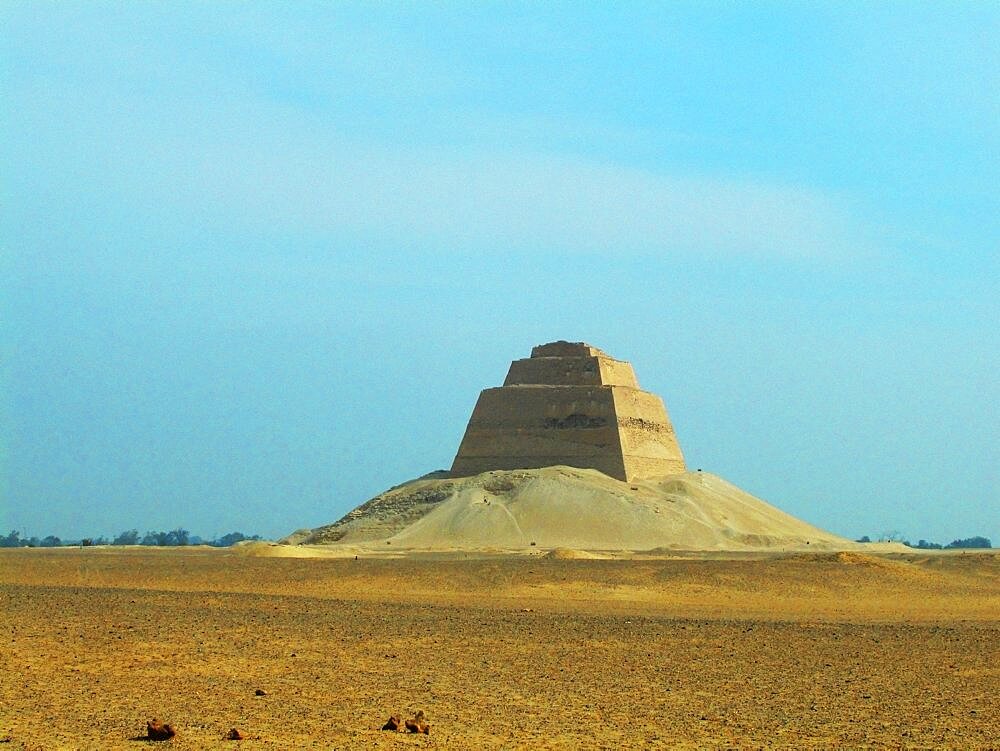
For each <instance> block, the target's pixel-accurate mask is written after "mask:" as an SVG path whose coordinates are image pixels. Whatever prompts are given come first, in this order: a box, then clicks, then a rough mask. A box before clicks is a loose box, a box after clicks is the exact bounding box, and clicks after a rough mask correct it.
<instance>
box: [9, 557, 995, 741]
mask: <svg viewBox="0 0 1000 751" xmlns="http://www.w3.org/2000/svg"><path fill="white" fill-rule="evenodd" d="M0 644H2V648H0V741H3V742H4V745H2V746H0V747H3V748H15V749H25V748H31V749H35V748H45V749H48V748H129V749H134V748H136V747H141V746H143V745H147V744H148V742H146V741H134V740H131V739H133V738H136V737H137V736H140V735H142V734H143V733H144V724H145V720H146V719H148V718H150V717H154V716H155V717H159V718H160V719H162V720H164V721H167V722H171V723H173V724H174V725H175V726H176V727H177V728H178V736H177V737H176V738H175V739H174V740H172V741H170V742H169V745H170V746H171V747H175V748H206V747H208V748H211V747H231V746H232V745H234V743H233V742H230V741H225V740H223V736H224V734H225V733H226V731H227V730H228V729H229V728H230V727H233V726H238V727H240V728H242V729H244V730H245V732H246V733H247V734H249V735H250V736H251V738H250V739H249V740H245V741H242V742H240V744H239V745H242V746H246V747H269V748H300V747H305V748H403V747H414V746H418V747H439V748H449V749H451V748H456V749H457V748H487V749H492V748H533V749H534V748H608V749H611V748H623V747H634V748H660V747H662V748H775V747H787V748H956V749H973V748H1000V699H998V696H1000V555H998V554H997V553H995V552H994V553H984V554H966V555H961V554H937V555H905V556H904V555H895V556H884V557H875V556H870V555H862V554H857V553H840V554H836V553H833V554H819V555H816V554H809V555H804V554H799V555H784V556H774V555H770V556H769V555H742V556H739V557H726V556H723V555H704V554H691V555H683V554H677V555H676V556H673V557H669V558H660V559H642V558H633V559H630V560H595V559H585V558H577V559H574V558H573V556H572V555H565V556H563V557H560V558H546V557H543V556H542V555H537V556H535V557H530V556H529V557H523V556H522V557H479V558H473V557H468V558H463V557H462V556H455V555H452V556H438V557H434V556H424V557H411V558H397V559H370V558H369V559H365V558H362V559H360V560H354V559H353V558H349V559H323V558H311V559H301V558H284V557H269V556H263V555H262V556H248V555H240V554H237V553H236V552H235V551H214V550H204V549H187V550H183V549H182V550H149V549H128V550H122V549H87V550H81V549H59V550H9V551H0ZM257 689H262V690H264V691H265V692H266V695H264V696H256V695H255V691H256V690H257ZM417 709H422V710H424V711H425V712H426V713H427V716H428V718H429V720H430V723H431V734H430V735H429V736H426V737H424V736H420V737H416V736H407V735H403V734H394V733H387V732H382V731H380V730H378V728H379V726H380V725H381V724H382V722H384V721H385V719H386V718H387V717H388V715H389V714H390V713H412V712H413V711H415V710H417ZM7 744H9V745H7Z"/></svg>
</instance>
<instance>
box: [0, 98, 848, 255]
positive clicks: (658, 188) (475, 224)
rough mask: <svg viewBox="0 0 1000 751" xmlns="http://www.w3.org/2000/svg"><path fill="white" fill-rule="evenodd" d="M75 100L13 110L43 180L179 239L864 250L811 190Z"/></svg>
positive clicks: (207, 106) (182, 105)
mask: <svg viewBox="0 0 1000 751" xmlns="http://www.w3.org/2000/svg"><path fill="white" fill-rule="evenodd" d="M80 96H81V94H78V93H76V92H73V91H70V90H67V89H63V90H59V89H58V88H55V87H53V86H52V85H51V84H50V83H43V84H42V85H39V86H38V87H35V88H33V89H32V90H30V91H22V92H19V93H18V99H19V101H21V102H23V103H25V104H26V107H25V110H24V111H25V112H26V113H28V115H29V118H30V119H29V122H28V123H26V124H25V129H24V131H23V133H22V137H23V138H25V139H26V140H27V139H28V138H30V139H31V142H32V144H33V146H32V148H31V149H30V153H32V154H34V155H35V158H39V157H38V155H39V154H44V156H43V157H41V158H42V159H43V163H36V165H35V166H36V168H37V169H38V170H39V171H40V172H43V173H44V172H46V171H51V173H52V175H53V176H56V175H58V174H59V172H60V171H62V172H66V173H68V174H70V175H71V176H72V179H73V180H74V181H75V182H77V183H78V184H80V185H93V186H97V187H98V189H99V191H100V192H101V193H103V194H104V195H103V198H104V200H112V201H120V202H124V203H127V204H129V205H137V206H145V207H146V208H147V209H148V210H151V211H156V212H161V213H162V212H166V213H167V214H169V215H170V216H172V217H173V219H174V221H178V220H180V219H183V218H185V217H190V218H193V219H195V220H197V221H200V222H203V223H206V224H207V225H209V226H212V225H214V226H221V227H222V228H224V229H230V228H237V229H239V230H240V231H241V232H248V231H249V232H251V233H252V232H254V231H260V232H268V233H281V234H288V235H290V236H292V237H294V236H295V235H296V234H302V235H307V236H310V237H313V238H315V237H322V238H329V239H330V240H331V241H332V242H337V241H338V240H342V239H348V238H349V239H352V240H361V241H363V242H366V243H371V244H373V245H375V246H382V247H386V246H388V247H395V248H405V247H420V248H423V249H428V248H429V249H440V250H442V251H446V252H471V253H482V252H503V251H511V250H514V251H542V252H544V251H580V252H586V253H606V254H611V255H619V254H644V255H645V254H655V255H662V254H674V255H678V254H679V255H703V256H718V257H731V256H744V257H759V258H779V259H787V258H802V257H810V258H817V257H819V258H829V257H841V256H843V255H845V254H853V253H855V252H857V251H858V250H860V249H863V248H864V247H865V245H866V243H867V241H866V239H865V236H866V232H865V229H864V227H863V224H862V222H860V221H859V220H858V219H857V218H855V217H853V216H852V213H851V211H850V208H849V206H847V205H846V204H845V203H844V202H842V201H841V200H839V199H838V198H837V197H836V196H831V195H828V194H826V193H824V192H822V191H818V190H815V189H812V188H809V187H807V186H795V185H782V184H776V183H771V182H768V181H766V180H757V179H752V178H745V177H732V178H720V177H718V176H698V175H690V174H686V175H676V174H659V173H656V172H653V171H648V170H641V169H636V168H633V167H630V166H626V165H619V164H614V163H606V162H605V163H602V162H598V161H594V160H590V159H587V158H584V157H576V158H574V157H570V156H566V155H558V156H557V155H551V154H545V153H541V152H539V151H528V150H524V149H522V150H499V149H492V150H490V149H488V148H484V147H483V146H474V147H473V146H468V147H463V148H457V147H456V148H455V149H451V150H448V149H444V148H441V147H437V148H432V147H428V146H426V145H423V144H420V143H414V144H410V145H405V144H401V143H399V142H394V143H388V142H385V143H376V142H361V141H358V140H357V139H350V138H347V137H344V136H341V135H340V134H338V133H337V132H336V130H335V129H334V126H333V124H332V123H329V122H324V121H323V120H322V119H321V117H320V116H318V115H313V114H309V113H304V112H302V111H301V110H298V109H295V108H294V107H288V106H281V105H277V104H274V103H272V102H265V101H262V100H257V101H254V102H252V103H251V104H247V103H245V102H237V101H236V100H235V99H228V98H226V97H219V98H217V99H216V100H214V101H211V102H206V101H204V100H199V101H198V102H197V104H192V103H191V102H189V101H185V99H184V98H183V97H182V96H181V97H177V98H176V99H173V100H169V99H168V100H164V99H163V98H159V99H156V100H150V99H145V100H144V99H141V98H139V97H132V98H130V99H126V100H120V101H114V102H112V101H110V100H109V101H106V102H98V103H96V106H95V103H94V102H93V101H89V102H81V101H77V100H78V99H79V97H80ZM62 111H72V112H80V113H87V114H88V115H89V117H83V118H79V119H78V120H76V121H66V119H65V118H62V119H61V118H60V117H59V115H60V112H62ZM32 120H33V121H34V122H33V123H32V122H31V121H32ZM8 146H9V147H10V146H12V144H8ZM13 147H14V148H16V139H15V143H14V144H13Z"/></svg>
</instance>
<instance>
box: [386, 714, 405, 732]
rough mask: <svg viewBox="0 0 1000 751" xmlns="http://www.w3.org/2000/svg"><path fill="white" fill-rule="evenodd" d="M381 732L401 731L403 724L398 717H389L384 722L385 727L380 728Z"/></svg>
mask: <svg viewBox="0 0 1000 751" xmlns="http://www.w3.org/2000/svg"><path fill="white" fill-rule="evenodd" d="M382 729H383V730H392V731H394V732H395V731H398V730H402V729H403V723H402V721H401V720H400V719H399V716H398V715H391V716H390V717H389V719H388V720H386V721H385V725H383V726H382Z"/></svg>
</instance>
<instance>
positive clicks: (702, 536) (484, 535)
mask: <svg viewBox="0 0 1000 751" xmlns="http://www.w3.org/2000/svg"><path fill="white" fill-rule="evenodd" d="M295 542H298V543H304V544H312V545H315V544H336V545H354V546H361V547H365V548H376V547H379V548H381V549H382V550H385V549H386V547H391V548H392V549H393V550H483V549H494V550H496V549H500V550H522V549H526V548H535V549H537V550H539V551H542V550H553V549H556V548H565V549H569V550H575V551H581V550H589V551H601V550H605V551H623V550H629V551H645V550H652V549H657V548H661V549H673V550H706V551H719V550H776V549H778V550H796V549H802V550H809V551H834V550H858V549H860V547H861V546H860V545H859V544H857V543H853V542H851V541H849V540H846V539H844V538H842V537H838V536H836V535H833V534H830V533H829V532H825V531H823V530H821V529H819V528H817V527H814V526H812V525H810V524H807V523H805V522H803V521H801V520H799V519H796V518H794V517H792V516H790V515H788V514H786V513H784V512H783V511H780V510H779V509H777V508H775V507H774V506H771V505H769V504H768V503H766V502H764V501H762V500H760V499H759V498H755V497H754V496H752V495H750V494H749V493H746V492H744V491H742V490H740V489H739V488H738V487H736V486H735V485H732V484H731V483H728V482H726V481H725V480H723V479H722V478H720V477H717V476H716V475H712V474H710V473H707V472H687V473H683V474H678V475H670V476H666V477H661V478H655V479H651V480H644V481H640V482H631V483H626V482H621V481H619V480H615V479H613V478H611V477H608V476H607V475H604V474H602V473H600V472H598V471H596V470H589V469H577V468H573V467H545V468H542V469H530V470H512V471H495V472H485V473H483V474H480V475H476V476H474V477H462V478H451V477H443V476H441V475H440V474H435V475H429V476H426V477H423V478H419V479H417V480H414V481H412V482H409V483H405V484H403V485H401V486H398V487H395V488H392V489H391V490H388V491H386V492H385V493H382V494H381V495H379V496H376V497H375V498H373V499H371V500H370V501H368V502H367V503H365V504H363V505H361V506H359V507H358V508H356V509H354V510H353V511H351V512H350V513H349V514H347V515H346V516H345V517H343V518H342V519H340V520H339V521H337V522H336V523H334V524H331V525H328V526H325V527H320V528H317V529H314V530H312V531H310V532H308V533H302V532H300V533H296V535H295Z"/></svg>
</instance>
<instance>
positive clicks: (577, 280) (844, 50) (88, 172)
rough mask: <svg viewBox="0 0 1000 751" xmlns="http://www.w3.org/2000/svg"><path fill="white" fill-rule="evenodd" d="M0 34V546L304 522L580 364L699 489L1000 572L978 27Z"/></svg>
mask: <svg viewBox="0 0 1000 751" xmlns="http://www.w3.org/2000/svg"><path fill="white" fill-rule="evenodd" d="M0 19H2V21H3V25H4V28H5V33H4V35H3V37H2V38H0V61H2V69H0V76H2V78H0V83H2V87H0V91H2V93H0V101H2V103H3V105H4V111H5V116H4V118H3V120H2V123H0V169H2V174H3V180H2V181H0V201H2V206H3V209H2V212H0V254H2V255H0V270H2V279H3V282H2V284H0V298H2V299H0V306H2V307H0V321H2V324H0V327H2V328H0V332H2V337H0V340H2V350H0V356H2V357H0V361H2V363H3V365H2V368H0V387H2V392H3V393H2V400H0V535H5V534H6V533H7V532H8V531H10V530H12V529H17V530H23V531H25V532H26V533H27V534H28V535H37V536H39V537H41V536H45V535H49V534H54V535H58V536H60V537H65V538H72V537H88V536H99V535H104V536H108V537H112V536H114V535H117V534H118V533H119V532H121V531H123V530H126V529H132V528H135V529H138V530H139V532H140V533H142V532H145V531H147V530H171V529H174V528H176V527H184V528H185V529H188V530H189V531H191V532H192V533H194V534H198V535H200V536H202V537H205V538H212V537H217V536H219V535H222V534H225V533H227V532H231V531H241V532H244V533H246V534H261V535H263V536H265V537H269V538H276V537H280V536H283V535H285V534H288V533H290V532H292V531H293V530H295V529H297V528H301V527H314V526H319V525H322V524H326V523H330V522H332V521H334V520H335V519H337V518H339V517H340V516H342V515H343V514H344V513H346V512H347V511H348V510H350V509H351V508H353V507H354V506H356V505H358V504H360V503H362V502H363V501H365V500H367V499H368V498H370V497H372V496H374V495H375V494H377V493H379V492H381V491H382V490H384V489H386V488H388V487H390V486H392V485H396V484H398V483H400V482H403V481H405V480H408V479H411V478H413V477H415V476H418V475H421V474H424V473H426V472H429V471H432V470H435V469H440V468H445V467H448V466H450V464H451V460H452V458H453V457H454V454H455V451H456V450H457V448H458V444H459V441H460V440H461V437H462V433H463V431H464V428H465V424H466V421H467V419H468V417H469V414H470V413H471V411H472V408H473V405H474V404H475V401H476V398H477V396H478V394H479V392H480V390H482V389H484V388H488V387H491V386H497V385H500V384H501V383H502V381H503V378H504V375H505V374H506V370H507V367H508V365H509V363H510V361H511V360H513V359H517V358H521V357H526V356H528V354H529V352H530V350H531V347H532V346H534V345H536V344H540V343H543V342H547V341H552V340H556V339H567V340H582V341H587V342H589V343H591V344H593V345H594V346H597V347H600V348H601V349H603V350H605V351H606V352H608V353H609V354H610V355H612V356H613V357H616V358H619V359H624V360H628V361H630V362H631V363H632V365H633V367H634V368H635V372H636V375H637V377H638V379H639V382H640V384H641V386H642V387H643V388H644V389H646V390H648V391H652V392H653V393H656V394H659V395H660V396H662V397H663V399H664V401H665V403H666V407H667V410H668V413H669V415H670V417H671V420H672V422H673V424H674V427H675V429H676V432H677V435H678V438H679V441H680V444H681V447H682V449H683V451H684V453H685V457H686V459H687V462H688V465H689V466H690V467H691V468H703V469H704V470H706V471H711V472H714V473H716V474H719V475H721V476H722V477H724V478H726V479H727V480H729V481H730V482H733V483H735V484H737V485H739V486H740V487H742V488H744V489H745V490H747V491H749V492H751V493H753V494H755V495H757V496H759V497H761V498H763V499H764V500H766V501H768V502H769V503H772V504H774V505H775V506H777V507H779V508H781V509H782V510H784V511H787V512H788V513H791V514H793V515H795V516H798V517H800V518H802V519H804V520H806V521H808V522H810V523H813V524H816V525H818V526H820V527H823V528H825V529H828V530H829V531H831V532H834V533H837V534H840V535H843V536H845V537H849V538H857V537H859V536H861V535H866V534H867V535H870V536H872V537H873V538H874V537H875V536H877V535H880V534H883V533H885V532H896V533H899V534H900V535H901V536H903V537H905V538H908V539H910V540H911V541H913V542H916V541H917V540H918V539H919V538H924V539H927V540H932V541H935V542H939V543H948V542H950V541H952V540H954V539H958V538H967V537H971V536H974V535H982V536H985V537H988V538H990V539H991V540H992V541H993V544H994V545H1000V470H998V467H1000V435H998V427H997V426H998V424H1000V408H998V405H1000V386H998V382H1000V379H998V377H997V373H1000V335H998V333H997V332H998V326H997V321H1000V302H998V298H1000V296H998V294H997V289H1000V253H998V250H1000V248H998V240H1000V188H998V183H997V179H996V175H997V174H1000V158H998V154H1000V125H998V123H1000V96H998V94H997V92H998V91H1000V55H998V53H997V50H996V44H995V40H996V39H997V38H998V37H1000V10H998V8H997V7H996V6H991V5H987V4H973V3H969V4H964V3H939V4H934V3H930V4H921V5H919V6H914V5H908V4H891V3H890V4H879V5H874V4H856V5H843V4H839V3H812V4H808V5H802V4H795V3H788V4H781V3H779V4H768V5H763V4H760V5H758V4H745V5H737V6H732V5H730V4H722V3H720V4H713V3H696V4H688V3H676V4H674V3H671V4H669V5H666V6H661V5H659V4H642V3H635V4H629V3H627V4H615V5H614V6H603V5H592V6H590V5H582V6H581V5H569V4H553V5H544V6H532V5H497V6H480V5H469V6H457V5H455V6H452V5H448V6H421V5H413V6H409V5H393V4H389V5H385V6H375V5H369V4H351V3H344V4H335V5H327V4H308V3H306V4H296V5H284V4H271V3H246V4H198V3H184V2H179V3H169V4H167V3H148V4H126V5H114V4H110V3H87V4H55V3H42V2H8V3H5V4H4V5H3V6H2V7H0Z"/></svg>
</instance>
